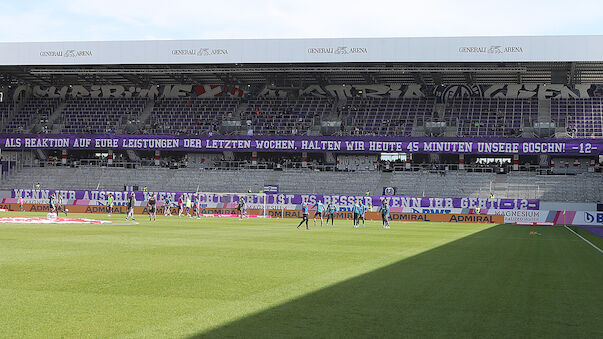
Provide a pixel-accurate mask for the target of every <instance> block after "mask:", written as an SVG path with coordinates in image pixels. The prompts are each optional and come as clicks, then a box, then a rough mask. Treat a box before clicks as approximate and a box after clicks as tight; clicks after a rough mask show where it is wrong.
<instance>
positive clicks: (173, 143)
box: [122, 139, 180, 149]
mask: <svg viewBox="0 0 603 339" xmlns="http://www.w3.org/2000/svg"><path fill="white" fill-rule="evenodd" d="M122 147H123V148H138V149H159V148H161V149H170V148H178V147H180V143H179V140H178V139H124V140H123V142H122Z"/></svg>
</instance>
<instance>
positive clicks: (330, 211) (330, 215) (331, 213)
mask: <svg viewBox="0 0 603 339" xmlns="http://www.w3.org/2000/svg"><path fill="white" fill-rule="evenodd" d="M335 210H336V208H335V204H334V203H333V202H332V201H331V202H330V203H329V204H328V205H327V226H329V219H331V226H335V224H334V222H335Z"/></svg>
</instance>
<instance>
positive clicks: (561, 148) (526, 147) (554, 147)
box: [522, 142, 565, 153]
mask: <svg viewBox="0 0 603 339" xmlns="http://www.w3.org/2000/svg"><path fill="white" fill-rule="evenodd" d="M522 151H523V152H524V153H565V144H564V143H560V142H546V143H545V142H525V143H523V145H522Z"/></svg>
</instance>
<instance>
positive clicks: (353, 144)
mask: <svg viewBox="0 0 603 339" xmlns="http://www.w3.org/2000/svg"><path fill="white" fill-rule="evenodd" d="M0 147H1V148H2V149H5V150H23V149H73V150H148V151H154V150H160V151H216V152H222V151H234V152H252V151H257V152H335V153H381V152H397V153H452V154H508V155H511V154H534V155H538V154H549V155H599V154H602V153H603V139H523V138H471V137H465V138H445V137H444V138H430V137H376V136H373V137H369V136H358V137H325V136H314V137H313V136H269V135H266V136H176V135H69V134H64V135H52V134H42V135H24V134H4V135H0Z"/></svg>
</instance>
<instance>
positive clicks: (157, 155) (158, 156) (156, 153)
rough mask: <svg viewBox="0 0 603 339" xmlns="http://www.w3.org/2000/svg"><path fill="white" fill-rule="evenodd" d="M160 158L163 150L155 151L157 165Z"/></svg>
mask: <svg viewBox="0 0 603 339" xmlns="http://www.w3.org/2000/svg"><path fill="white" fill-rule="evenodd" d="M159 159H161V151H155V166H159Z"/></svg>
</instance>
